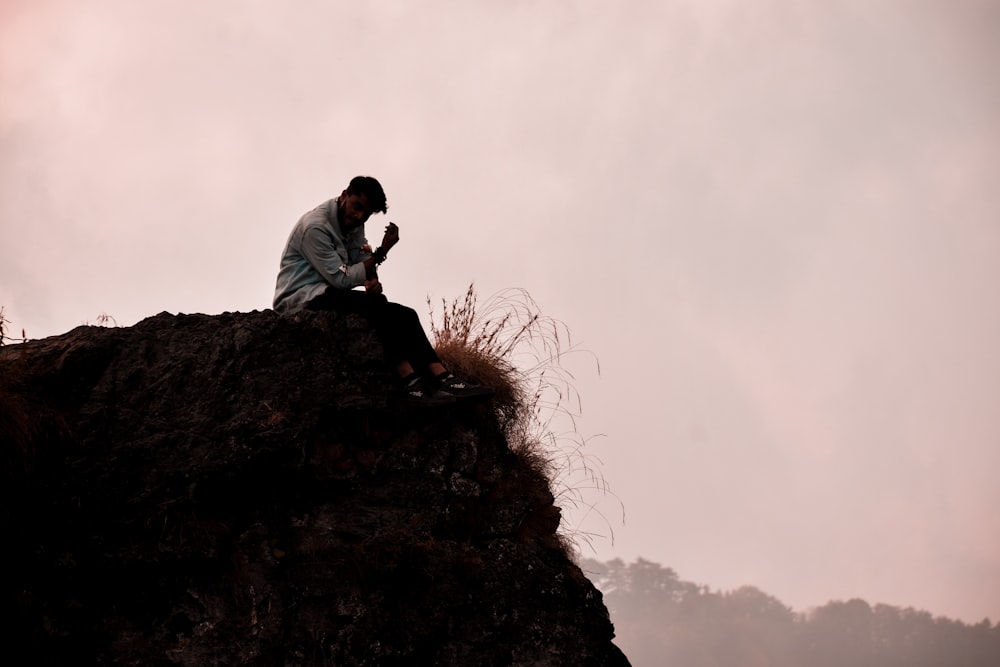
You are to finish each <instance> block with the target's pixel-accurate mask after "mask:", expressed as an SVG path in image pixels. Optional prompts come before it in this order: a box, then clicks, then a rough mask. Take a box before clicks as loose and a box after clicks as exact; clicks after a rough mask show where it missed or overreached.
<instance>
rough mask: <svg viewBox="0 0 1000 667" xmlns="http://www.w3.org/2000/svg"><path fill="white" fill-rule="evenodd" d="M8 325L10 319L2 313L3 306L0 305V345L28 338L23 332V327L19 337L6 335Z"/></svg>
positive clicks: (19, 341)
mask: <svg viewBox="0 0 1000 667" xmlns="http://www.w3.org/2000/svg"><path fill="white" fill-rule="evenodd" d="M8 326H10V320H8V319H7V315H6V313H4V307H3V306H0V347H3V346H4V345H6V344H7V343H23V342H25V341H27V340H28V336H27V335H26V334H25V333H24V329H21V337H20V338H14V337H12V336H8V335H7V328H8Z"/></svg>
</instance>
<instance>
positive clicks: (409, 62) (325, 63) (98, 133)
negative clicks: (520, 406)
mask: <svg viewBox="0 0 1000 667" xmlns="http://www.w3.org/2000/svg"><path fill="white" fill-rule="evenodd" d="M998 29H1000V5H998V4H997V3H995V2H990V1H988V0H982V1H977V0H958V1H954V0H953V1H949V2H934V1H931V0H913V1H903V0H900V1H898V2H895V1H889V0H874V1H871V0H868V1H865V0H841V1H834V2H819V1H816V2H809V1H805V0H803V1H793V0H769V1H762V2H754V3H741V2H736V1H735V0H732V1H723V0H719V1H715V2H695V1H694V0H662V1H645V0H643V1H639V0H636V1H630V2H627V3H606V2H597V1H596V0H591V1H580V2H553V1H546V0H536V1H535V2H509V3H494V2H485V1H479V2H448V1H445V0H428V1H427V2H423V3H410V2H404V1H402V0H400V1H397V2H389V1H375V2H366V3H338V2H319V1H312V2H310V1H306V0H300V1H298V2H295V3H288V2H279V1H276V0H275V1H271V0H256V1H250V0H240V1H236V0H216V1H215V2H211V3H196V2H187V3H178V2H169V1H167V0H147V1H145V2H141V3H138V2H132V1H130V0H103V1H97V0H72V1H71V0H4V1H3V2H0V225H2V237H0V238H2V243H0V305H2V306H3V307H4V308H5V314H6V317H7V319H8V320H10V322H11V324H10V331H9V333H10V334H13V335H18V336H19V335H20V331H21V329H22V328H23V329H24V330H25V331H26V333H27V335H28V336H29V337H31V338H41V337H45V336H50V335H56V334H60V333H64V332H66V331H68V330H70V329H72V328H73V327H75V326H77V325H79V324H81V323H84V322H91V323H94V322H96V321H97V320H98V319H99V318H100V317H101V315H102V314H106V315H108V316H110V317H112V318H114V321H115V322H117V323H118V324H119V325H123V326H124V325H131V324H133V323H135V322H137V321H138V320H140V319H142V318H144V317H147V316H149V315H153V314H156V313H158V312H161V311H170V312H175V313H176V312H187V313H190V312H205V313H220V312H223V311H233V310H240V311H248V310H254V309H262V308H267V307H269V306H270V300H271V295H272V290H273V287H274V277H275V275H276V270H277V262H278V258H279V256H280V252H281V249H282V246H283V244H284V241H285V238H286V236H287V234H288V232H289V230H290V228H291V225H292V224H293V223H294V222H295V220H296V219H297V218H298V216H299V215H300V214H301V213H302V212H304V211H306V210H308V209H310V208H312V207H313V206H315V205H316V204H318V203H319V202H321V201H323V200H325V199H327V198H329V197H331V196H335V195H336V194H339V192H340V190H341V189H343V187H344V186H345V185H346V183H347V181H348V179H349V178H350V177H351V176H354V175H356V174H370V175H374V176H376V177H378V178H379V179H380V180H381V181H382V183H383V185H384V186H385V188H386V191H387V193H388V197H389V215H388V216H387V218H384V219H383V218H373V220H372V222H371V223H369V236H370V237H376V238H377V235H378V234H379V232H380V229H381V226H382V224H384V220H393V221H395V222H397V223H398V224H399V226H400V229H401V239H402V240H401V242H400V245H399V246H398V248H397V249H396V250H395V251H394V252H393V256H392V258H391V260H390V261H389V262H387V263H386V265H385V266H384V268H383V270H382V274H383V276H382V277H383V279H384V283H385V285H386V290H387V293H388V294H389V295H390V296H391V297H392V298H394V299H395V300H398V301H401V302H403V303H408V304H410V305H412V306H414V307H416V308H417V309H418V311H420V312H425V310H426V309H425V307H424V304H425V300H426V298H427V297H428V296H430V297H431V298H432V300H434V301H435V302H437V301H439V300H440V299H441V298H446V299H451V298H454V297H457V296H460V295H461V294H462V293H464V290H465V288H466V286H467V285H468V284H469V283H470V282H475V284H476V286H477V289H478V291H479V293H480V294H481V295H484V296H487V295H489V294H491V293H493V292H495V291H497V290H500V289H503V288H508V287H523V288H526V289H527V290H528V291H529V292H530V293H531V295H532V296H533V297H534V298H535V299H536V300H537V302H538V303H539V305H540V306H541V308H542V310H543V311H544V312H545V314H547V315H550V316H552V317H555V318H558V319H560V320H562V321H563V322H565V323H566V325H567V326H568V327H569V329H570V330H571V331H572V334H573V340H574V341H575V342H577V343H578V344H579V345H580V346H581V347H582V348H585V349H587V350H590V351H591V352H593V354H594V355H595V356H596V357H597V358H598V359H599V360H600V374H598V372H597V370H596V368H595V364H594V363H593V359H592V358H591V357H590V356H588V355H586V354H581V355H576V356H575V357H574V358H571V359H570V360H569V361H568V362H567V364H568V365H569V366H570V367H571V369H572V370H573V372H574V373H575V374H576V387H577V390H578V391H579V393H580V395H581V398H582V416H581V418H579V419H578V420H577V424H576V426H577V429H578V431H579V433H580V434H581V435H582V436H583V437H585V438H588V444H587V447H586V452H587V454H588V457H589V458H588V462H589V463H590V464H591V465H592V466H594V467H595V469H597V470H598V471H599V472H600V474H601V475H603V479H604V480H605V481H606V482H607V484H608V486H609V487H610V490H611V492H613V494H615V495H610V494H604V493H601V492H600V491H598V490H591V489H588V488H587V486H588V483H587V482H586V476H585V475H584V476H583V477H582V478H581V477H578V478H576V479H569V480H567V482H568V483H569V484H570V485H571V486H573V485H576V487H577V488H578V490H579V491H580V492H581V493H582V494H583V502H578V503H577V505H578V506H577V507H575V508H574V507H572V506H570V507H568V508H567V516H566V519H567V521H568V523H569V524H570V525H571V526H573V527H575V529H576V530H577V531H578V532H579V534H580V535H581V538H583V539H582V540H581V541H582V543H583V545H584V555H585V556H590V557H596V558H598V559H609V558H611V557H620V558H623V559H625V560H632V559H634V558H635V557H638V556H642V557H644V558H646V559H649V560H654V561H656V562H659V563H662V564H664V565H666V566H669V567H672V568H674V569H675V570H676V571H677V572H678V573H679V574H680V576H681V577H682V578H684V579H685V580H689V581H695V582H701V583H704V584H706V585H709V586H711V587H712V588H722V589H728V588H735V587H738V586H740V585H744V584H747V585H753V586H757V587H759V588H760V589H762V590H764V591H766V592H768V593H770V594H772V595H774V596H776V597H778V598H779V599H781V600H782V601H783V602H785V603H787V604H790V605H792V606H794V607H796V608H797V609H804V608H807V607H810V606H814V605H820V604H823V603H824V602H826V601H828V600H831V599H848V598H851V597H862V598H864V599H866V600H868V601H869V602H871V603H876V602H884V603H887V604H893V605H897V606H914V607H917V608H922V609H927V610H929V611H932V612H933V613H935V614H940V615H947V616H951V617H954V618H959V619H962V620H965V621H969V622H975V621H978V620H980V619H982V618H983V617H984V616H989V617H990V618H992V619H994V620H996V619H1000V520H998V513H997V508H998V507H1000V484H998V482H997V474H998V471H1000V409H998V408H1000V405H998V402H1000V356H998V353H997V342H998V341H1000V298H998V290H997V287H998V285H1000V219H998V211H1000V207H998V204H1000V123H998V122H997V121H998V111H1000V77H998V76H997V75H996V66H997V64H998V62H1000V59H998V55H1000V53H998V51H1000V48H998V45H1000V39H998V37H1000V34H998ZM619 501H620V502H619ZM590 505H592V506H593V507H588V506H590ZM623 510H624V512H623ZM623 514H624V521H623V518H622V517H623ZM612 533H613V539H612ZM586 536H589V538H587V537H586ZM588 544H589V546H588Z"/></svg>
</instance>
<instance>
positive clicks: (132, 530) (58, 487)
mask: <svg viewBox="0 0 1000 667" xmlns="http://www.w3.org/2000/svg"><path fill="white" fill-rule="evenodd" d="M379 359H380V349H379V346H378V344H377V342H376V340H375V338H374V335H373V334H372V332H371V331H370V330H369V329H368V327H367V325H366V324H365V322H364V320H362V319H360V318H357V317H356V316H348V317H343V316H338V315H337V314H334V313H309V314H305V315H302V316H299V317H297V318H296V319H294V320H290V319H283V318H280V317H279V316H277V315H275V314H274V313H273V312H271V311H264V312H254V313H226V314H223V315H218V316H208V315H176V316H175V315H170V314H167V313H162V314H160V315H157V316H155V317H152V318H149V319H146V320H144V321H142V322H140V323H138V324H137V325H135V326H133V327H127V328H103V327H78V328H77V329H74V330H73V331H70V332H69V333H67V334H64V335H61V336H55V337H51V338H46V339H42V340H37V341H31V342H28V343H23V344H19V345H12V346H7V347H3V348H0V437H2V443H0V445H2V452H3V456H4V457H5V471H6V472H5V477H6V479H5V480H4V484H3V489H4V490H3V492H2V508H0V529H2V532H3V535H4V537H5V549H4V550H5V554H4V555H5V557H6V560H7V561H8V562H9V563H10V565H8V566H7V567H5V568H4V569H3V576H2V592H3V598H2V599H3V606H4V609H3V611H4V613H5V615H6V617H7V618H15V619H16V621H15V622H14V623H12V624H7V625H6V626H5V628H4V632H5V634H7V635H8V636H7V637H5V638H4V644H5V647H6V648H7V651H6V652H5V653H6V655H7V656H8V657H9V656H14V657H16V658H20V659H25V660H29V661H30V664H34V665H46V664H50V665H69V664H73V665H76V664H80V665H83V664H115V665H144V666H149V665H191V666H193V665H199V666H202V665H259V666H264V665H339V666H345V665H445V666H448V665H456V666H457V665H463V666H464V665H483V666H490V665H497V666H500V665H505V666H506V665H553V666H555V665H573V666H574V667H576V666H579V665H595V666H596V665H605V666H612V667H613V666H615V665H628V660H627V659H626V658H625V657H624V655H623V654H622V653H621V652H620V651H619V650H618V649H617V648H616V647H615V645H614V644H613V643H612V638H613V636H614V631H613V627H612V625H611V622H610V620H609V618H608V612H607V609H606V608H605V606H604V604H603V602H602V597H601V594H600V593H599V592H598V591H597V590H596V589H595V588H594V586H593V585H592V584H591V582H590V581H589V580H588V579H587V578H586V577H585V576H584V574H583V573H582V572H581V570H580V569H579V568H578V567H577V566H576V565H575V564H574V563H573V562H572V561H571V559H570V558H569V557H568V556H567V554H566V552H565V550H564V548H563V547H562V545H561V543H560V541H559V539H558V538H557V536H556V529H557V527H558V524H559V519H560V515H559V510H558V508H557V507H555V506H554V505H553V497H552V494H551V492H550V490H549V488H548V482H547V480H546V479H545V478H544V477H543V476H542V475H541V474H540V473H539V472H537V471H536V470H534V469H533V468H532V467H531V466H530V465H529V464H528V463H527V462H526V461H525V460H523V459H522V458H521V457H519V456H517V455H516V454H514V453H512V452H511V451H510V449H509V447H508V445H507V443H506V442H505V440H504V438H503V436H502V434H501V433H500V431H499V430H498V427H497V424H496V421H495V419H494V418H493V415H492V414H491V413H490V411H489V408H488V407H486V406H479V407H475V406H473V407H452V408H448V409H447V410H446V411H434V412H430V413H429V412H426V411H425V412H419V411H417V412H406V411H400V410H398V409H394V408H393V407H392V406H391V405H390V404H389V403H387V396H388V393H389V390H390V378H389V375H388V374H387V373H386V371H385V369H384V368H383V365H382V364H381V363H380V361H379ZM20 659H19V660H16V661H15V663H14V664H22V663H21V661H20Z"/></svg>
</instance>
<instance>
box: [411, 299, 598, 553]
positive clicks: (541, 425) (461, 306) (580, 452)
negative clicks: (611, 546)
mask: <svg viewBox="0 0 1000 667" xmlns="http://www.w3.org/2000/svg"><path fill="white" fill-rule="evenodd" d="M427 305H428V309H429V311H430V320H431V322H430V331H431V335H432V337H433V339H434V347H435V349H436V350H437V353H438V356H440V357H441V361H442V362H443V363H444V365H445V366H447V367H448V369H449V370H451V371H453V372H454V373H455V374H456V375H459V376H462V377H465V378H466V379H468V380H470V381H472V382H477V383H480V384H484V385H487V386H489V387H492V388H493V389H494V390H495V391H496V396H495V397H494V399H493V409H494V410H495V412H496V415H497V419H498V421H499V423H500V427H501V429H502V430H503V433H504V435H505V436H506V437H507V441H508V443H509V444H510V446H511V449H512V450H513V451H514V452H515V453H516V454H518V455H519V456H521V457H522V458H523V459H524V460H525V461H526V462H527V463H528V465H530V466H531V467H532V468H534V469H535V470H538V471H539V472H540V473H542V474H543V475H544V476H545V477H546V479H548V480H549V482H550V484H551V486H552V488H553V491H554V494H555V496H556V499H557V502H558V503H560V504H566V503H569V504H572V505H573V506H574V507H579V506H581V505H583V506H585V507H587V508H588V509H589V510H591V511H594V512H597V513H598V514H600V511H599V510H597V508H596V503H594V502H588V501H587V500H586V497H587V495H588V494H589V493H590V492H592V491H598V492H600V493H601V494H604V495H607V494H609V493H610V491H609V489H608V485H607V483H606V481H605V479H604V477H603V476H602V475H601V473H600V471H599V470H598V469H597V468H596V466H595V463H594V460H593V459H592V458H591V457H589V456H587V455H586V453H585V451H584V447H585V445H586V443H587V439H586V438H584V437H583V436H581V435H580V434H579V433H578V432H577V428H576V419H577V418H578V417H579V416H580V414H581V402H580V395H579V393H578V392H577V390H576V387H575V384H574V383H575V378H574V376H573V374H572V373H571V372H570V371H569V370H568V369H567V368H566V367H565V366H564V365H563V361H564V360H565V359H566V357H567V356H568V355H570V354H586V355H588V356H590V357H591V358H593V361H594V364H595V368H596V370H597V372H598V374H599V373H600V363H599V362H598V360H597V357H596V356H594V355H593V354H592V353H590V352H588V351H586V350H583V349H581V348H579V347H577V346H576V345H575V344H574V343H573V341H572V339H571V336H570V331H569V328H568V327H567V326H566V325H565V324H564V323H563V322H561V321H559V320H557V319H554V318H552V317H549V316H548V315H543V314H542V312H541V309H540V308H539V307H538V304H537V303H536V302H535V300H534V299H533V298H532V297H531V295H530V294H529V293H528V292H527V290H524V289H520V288H511V289H506V290H502V291H500V292H497V293H495V294H493V295H492V296H490V297H489V298H487V299H486V300H485V301H484V302H483V303H482V304H480V302H479V298H478V295H477V294H476V290H475V285H474V284H470V285H469V288H468V289H467V290H466V292H465V295H464V296H462V297H459V298H456V299H454V300H453V301H451V302H450V303H448V302H446V301H445V300H444V299H442V301H441V312H440V314H438V315H436V314H435V312H434V306H433V304H432V303H431V300H430V298H428V299H427ZM605 523H606V524H607V523H608V522H607V521H606V520H605ZM608 527H609V530H610V524H608ZM562 537H563V541H564V543H567V545H568V546H577V542H579V541H580V540H584V541H587V542H589V541H590V537H592V536H591V535H588V534H585V533H581V532H574V531H570V534H569V535H566V534H564V535H562Z"/></svg>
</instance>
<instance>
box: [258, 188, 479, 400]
mask: <svg viewBox="0 0 1000 667" xmlns="http://www.w3.org/2000/svg"><path fill="white" fill-rule="evenodd" d="M387 210H388V207H387V206H386V201H385V192H384V191H383V190H382V185H381V184H380V183H379V182H378V181H377V180H375V179H374V178H372V177H371V176H357V177H355V178H353V179H351V182H350V184H348V186H347V188H346V189H345V190H344V191H343V192H342V193H341V194H340V196H339V197H336V198H334V199H331V200H329V201H327V202H325V203H323V204H320V205H319V206H317V207H316V208H314V209H313V210H311V211H309V212H308V213H306V214H305V215H303V216H302V217H301V218H300V219H299V221H298V222H297V223H296V225H295V227H294V228H293V229H292V233H291V234H290V235H289V237H288V242H287V244H286V245H285V252H284V253H283V254H282V256H281V268H280V269H279V271H278V281H277V285H276V287H275V290H274V310H276V311H277V312H279V313H281V314H285V315H288V314H292V313H296V312H299V311H301V310H307V309H308V310H336V311H338V312H345V313H360V314H361V315H364V316H365V317H366V318H367V319H368V321H369V322H370V323H371V325H372V327H373V328H374V329H375V332H376V333H377V334H378V337H379V339H380V340H381V341H382V347H383V348H384V349H385V356H386V360H387V361H388V362H389V363H390V364H391V365H393V366H394V367H395V369H396V371H397V372H398V373H399V376H400V378H401V379H402V400H403V402H406V403H408V404H413V405H428V406H429V405H441V404H445V403H453V402H454V401H455V399H456V398H459V399H465V398H476V397H485V396H490V395H492V394H493V390H492V389H489V388H488V387H483V386H480V385H473V384H470V383H468V382H464V381H463V380H460V379H459V378H457V377H455V376H454V375H453V374H452V373H450V372H449V371H448V369H447V368H445V366H444V364H442V363H441V360H440V359H439V358H438V356H437V353H436V352H435V351H434V348H433V346H432V345H431V344H430V341H428V340H427V334H426V333H424V330H423V327H422V326H421V324H420V318H419V317H418V316H417V313H416V311H414V310H413V309H412V308H408V307H406V306H403V305H400V304H398V303H393V302H391V301H388V300H387V299H386V298H385V296H384V295H383V294H382V283H380V282H379V279H378V272H377V270H376V269H377V267H378V265H379V264H381V263H382V262H384V261H385V259H386V256H387V255H388V253H389V250H391V249H392V248H393V247H394V246H395V245H396V244H397V243H399V227H397V226H396V225H395V224H394V223H392V222H390V223H389V224H388V225H386V228H385V233H384V235H383V236H382V244H381V245H380V246H379V247H378V248H376V249H375V251H374V252H372V250H371V248H370V246H369V245H368V241H367V240H366V239H365V222H367V221H368V218H369V217H370V216H371V215H372V214H373V213H385V212H386V211H387ZM355 287H364V291H360V290H355V289H354V288H355Z"/></svg>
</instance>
